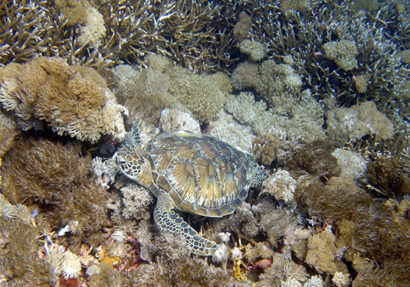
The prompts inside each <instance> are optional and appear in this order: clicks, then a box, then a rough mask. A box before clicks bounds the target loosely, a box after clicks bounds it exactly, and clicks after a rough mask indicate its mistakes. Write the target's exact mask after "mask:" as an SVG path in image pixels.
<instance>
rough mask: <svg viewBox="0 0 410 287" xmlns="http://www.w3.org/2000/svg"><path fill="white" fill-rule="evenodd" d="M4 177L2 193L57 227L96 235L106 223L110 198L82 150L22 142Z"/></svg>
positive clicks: (70, 145) (9, 156) (75, 146)
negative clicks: (35, 209) (37, 210)
mask: <svg viewBox="0 0 410 287" xmlns="http://www.w3.org/2000/svg"><path fill="white" fill-rule="evenodd" d="M1 174H2V176H3V180H2V182H1V190H2V193H3V194H4V196H5V197H6V198H7V199H8V200H9V201H10V202H11V203H13V204H21V203H23V204H26V205H30V204H36V205H38V206H39V207H40V210H41V211H42V212H44V215H45V217H46V218H47V220H48V221H49V222H50V223H52V224H54V226H60V227H63V226H64V225H68V226H69V228H70V231H72V232H74V233H82V232H92V231H97V230H99V229H100V228H101V227H102V226H103V224H104V223H105V222H106V220H107V208H106V203H107V202H108V194H107V193H106V191H105V190H104V189H103V188H102V187H101V186H100V185H99V184H98V183H97V180H96V179H97V178H96V176H94V174H93V172H92V168H91V157H90V155H89V154H83V153H82V150H81V146H80V145H79V144H76V143H67V144H66V145H63V144H61V143H58V142H51V141H49V140H44V139H43V140H35V139H34V138H28V139H26V138H24V137H20V138H19V139H18V140H17V141H16V143H15V145H14V146H13V148H12V149H11V150H10V151H9V152H8V153H7V154H6V156H4V158H3V165H2V166H1ZM91 223H92V224H91Z"/></svg>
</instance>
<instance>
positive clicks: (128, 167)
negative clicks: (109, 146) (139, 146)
mask: <svg viewBox="0 0 410 287" xmlns="http://www.w3.org/2000/svg"><path fill="white" fill-rule="evenodd" d="M114 156H115V162H116V163H117V165H118V168H119V169H120V171H121V172H122V173H123V174H124V175H125V176H126V177H128V178H129V179H131V180H133V181H136V182H137V183H139V184H140V185H142V186H145V187H150V186H152V169H151V162H150V160H149V159H148V158H147V157H145V156H144V155H143V154H142V153H141V152H138V151H136V152H134V151H130V150H120V151H117V152H116V153H115V155H114Z"/></svg>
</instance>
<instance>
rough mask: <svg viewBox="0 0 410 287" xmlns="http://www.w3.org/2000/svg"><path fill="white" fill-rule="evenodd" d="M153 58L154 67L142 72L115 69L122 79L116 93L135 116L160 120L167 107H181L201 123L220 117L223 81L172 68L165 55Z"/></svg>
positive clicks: (177, 67)
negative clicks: (137, 114)
mask: <svg viewBox="0 0 410 287" xmlns="http://www.w3.org/2000/svg"><path fill="white" fill-rule="evenodd" d="M150 59H151V60H150V66H149V67H148V68H146V69H142V70H140V71H136V70H134V69H132V68H130V67H124V66H119V67H117V68H116V69H115V70H114V72H115V73H116V74H117V75H118V77H119V78H121V81H120V83H119V85H118V89H117V90H116V92H118V93H119V95H120V99H123V101H124V103H125V105H126V106H127V107H130V112H131V116H132V114H135V113H140V114H142V115H144V116H146V117H150V118H151V119H152V120H158V119H159V117H160V113H161V111H162V110H163V109H164V108H177V109H179V110H181V111H183V112H184V111H186V110H188V111H190V112H191V113H192V114H193V115H194V116H195V117H196V118H197V119H198V120H199V121H200V122H209V121H211V120H213V119H215V118H216V116H217V115H218V113H219V111H220V110H221V109H222V108H223V105H224V103H225V93H224V92H222V91H221V89H220V88H219V84H220V82H219V83H218V81H215V80H214V78H213V77H212V76H211V75H199V74H196V73H194V72H192V71H190V70H188V69H185V68H182V67H180V66H172V65H168V64H167V63H169V60H168V59H166V58H165V57H162V56H151V57H150ZM161 62H162V64H161ZM225 85H226V84H225ZM225 89H226V88H225Z"/></svg>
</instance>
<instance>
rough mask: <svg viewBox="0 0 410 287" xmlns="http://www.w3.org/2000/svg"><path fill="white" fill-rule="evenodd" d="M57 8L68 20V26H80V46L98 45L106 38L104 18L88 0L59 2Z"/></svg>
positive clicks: (56, 4)
mask: <svg viewBox="0 0 410 287" xmlns="http://www.w3.org/2000/svg"><path fill="white" fill-rule="evenodd" d="M55 6H56V8H57V9H58V10H59V11H60V12H61V13H62V14H63V15H64V17H66V18H67V24H68V25H70V26H75V25H80V35H79V36H78V42H79V44H80V45H82V46H85V45H87V44H92V45H98V43H99V42H100V40H101V39H102V38H103V37H104V36H105V30H106V29H105V26H104V18H103V16H102V15H101V13H100V12H98V10H97V9H96V8H94V7H92V6H91V5H90V3H89V2H88V1H87V0H81V1H70V0H57V1H55Z"/></svg>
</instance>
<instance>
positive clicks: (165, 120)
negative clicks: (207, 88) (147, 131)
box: [159, 108, 201, 134]
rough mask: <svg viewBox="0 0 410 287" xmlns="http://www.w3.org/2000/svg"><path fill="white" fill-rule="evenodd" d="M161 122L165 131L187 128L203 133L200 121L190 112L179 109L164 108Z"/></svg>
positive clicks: (187, 129) (186, 129)
mask: <svg viewBox="0 0 410 287" xmlns="http://www.w3.org/2000/svg"><path fill="white" fill-rule="evenodd" d="M159 122H160V124H161V128H162V130H163V131H168V132H169V131H175V130H185V131H191V132H193V133H197V134H199V133H201V127H200V126H199V122H198V121H197V120H195V119H194V118H193V117H192V116H191V115H190V114H189V113H187V112H182V111H179V110H177V109H168V108H165V109H163V110H162V111H161V118H160V119H159Z"/></svg>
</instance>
